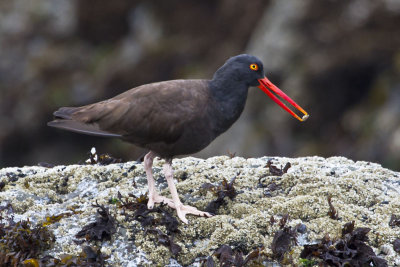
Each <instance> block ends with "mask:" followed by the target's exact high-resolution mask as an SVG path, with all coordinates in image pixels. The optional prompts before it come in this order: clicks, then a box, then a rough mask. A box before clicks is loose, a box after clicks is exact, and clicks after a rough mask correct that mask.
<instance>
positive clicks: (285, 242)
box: [270, 214, 299, 261]
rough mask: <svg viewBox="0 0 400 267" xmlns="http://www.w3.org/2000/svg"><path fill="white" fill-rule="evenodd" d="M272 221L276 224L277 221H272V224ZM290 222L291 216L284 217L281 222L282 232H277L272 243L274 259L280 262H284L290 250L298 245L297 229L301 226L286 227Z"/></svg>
mask: <svg viewBox="0 0 400 267" xmlns="http://www.w3.org/2000/svg"><path fill="white" fill-rule="evenodd" d="M271 221H273V222H275V219H273V220H272V219H270V223H271ZM288 221H289V214H285V215H283V216H282V218H281V219H280V220H279V228H280V230H278V231H277V232H275V234H274V238H273V240H272V243H271V250H272V253H273V257H274V258H275V259H277V260H279V261H282V260H283V257H284V255H285V253H286V252H287V251H289V250H290V248H291V246H292V245H293V244H297V229H298V227H299V224H298V225H296V227H294V228H292V227H291V226H286V224H287V222H288Z"/></svg>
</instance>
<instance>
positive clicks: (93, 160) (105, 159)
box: [85, 147, 122, 165]
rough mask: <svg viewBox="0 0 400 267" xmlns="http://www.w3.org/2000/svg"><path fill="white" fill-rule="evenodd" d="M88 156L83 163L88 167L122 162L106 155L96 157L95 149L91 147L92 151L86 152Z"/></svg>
mask: <svg viewBox="0 0 400 267" xmlns="http://www.w3.org/2000/svg"><path fill="white" fill-rule="evenodd" d="M88 155H89V158H88V159H87V160H86V161H85V163H86V164H90V165H95V164H100V165H109V164H114V163H121V162H122V159H117V158H114V157H112V156H111V155H110V154H108V153H105V154H100V155H98V154H97V151H96V148H95V147H92V149H91V150H90V151H89V152H88Z"/></svg>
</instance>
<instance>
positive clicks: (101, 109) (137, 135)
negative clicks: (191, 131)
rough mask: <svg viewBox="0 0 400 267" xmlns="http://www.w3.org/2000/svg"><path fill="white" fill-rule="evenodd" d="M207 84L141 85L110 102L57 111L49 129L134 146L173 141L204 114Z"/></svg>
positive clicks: (191, 81)
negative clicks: (113, 139)
mask: <svg viewBox="0 0 400 267" xmlns="http://www.w3.org/2000/svg"><path fill="white" fill-rule="evenodd" d="M207 88H208V87H207V81H205V80H174V81H166V82H160V83H152V84H146V85H142V86H139V87H136V88H133V89H131V90H128V91H126V92H124V93H122V94H120V95H118V96H116V97H114V98H111V99H108V100H105V101H101V102H98V103H94V104H91V105H87V106H83V107H78V108H61V109H59V110H58V111H56V112H55V113H54V115H55V117H56V118H58V119H57V120H55V121H53V122H50V123H49V125H50V126H54V127H58V128H63V129H66V130H71V131H75V132H80V133H85V134H92V135H100V136H112V137H123V138H124V139H127V140H129V141H131V142H133V143H136V144H139V145H140V144H141V145H144V144H148V143H154V142H166V143H172V142H174V141H176V140H177V139H178V138H179V137H180V136H181V135H182V132H183V130H184V127H185V125H186V124H187V123H190V122H191V121H193V120H194V119H195V117H201V116H203V115H204V114H205V112H206V111H205V108H204V107H205V106H206V104H207V101H209V99H208V89H207Z"/></svg>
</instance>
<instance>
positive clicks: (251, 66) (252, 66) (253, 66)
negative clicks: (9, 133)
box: [250, 63, 258, 70]
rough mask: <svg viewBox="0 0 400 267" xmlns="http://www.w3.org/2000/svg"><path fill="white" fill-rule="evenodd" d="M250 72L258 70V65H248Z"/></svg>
mask: <svg viewBox="0 0 400 267" xmlns="http://www.w3.org/2000/svg"><path fill="white" fill-rule="evenodd" d="M250 69H251V70H258V65H257V64H256V63H253V64H250Z"/></svg>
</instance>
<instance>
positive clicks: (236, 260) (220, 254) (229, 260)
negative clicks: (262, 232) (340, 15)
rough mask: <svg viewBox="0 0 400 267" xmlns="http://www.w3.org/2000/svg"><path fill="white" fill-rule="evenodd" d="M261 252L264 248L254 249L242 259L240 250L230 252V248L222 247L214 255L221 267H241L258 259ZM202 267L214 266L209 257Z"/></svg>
mask: <svg viewBox="0 0 400 267" xmlns="http://www.w3.org/2000/svg"><path fill="white" fill-rule="evenodd" d="M263 250H264V247H259V248H256V249H254V250H253V251H251V252H250V253H249V254H248V255H247V256H246V257H244V255H243V252H242V251H241V250H232V248H231V247H230V246H228V245H222V246H221V247H220V248H218V249H217V250H216V251H215V253H214V255H215V256H216V257H217V258H218V260H219V263H220V266H221V267H231V266H234V267H242V266H246V265H247V264H249V263H250V262H251V261H254V260H256V259H258V258H259V257H260V256H261V255H262V251H263ZM203 266H207V267H212V266H215V262H214V259H213V258H212V257H211V256H209V257H207V259H205V260H204V261H203Z"/></svg>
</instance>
